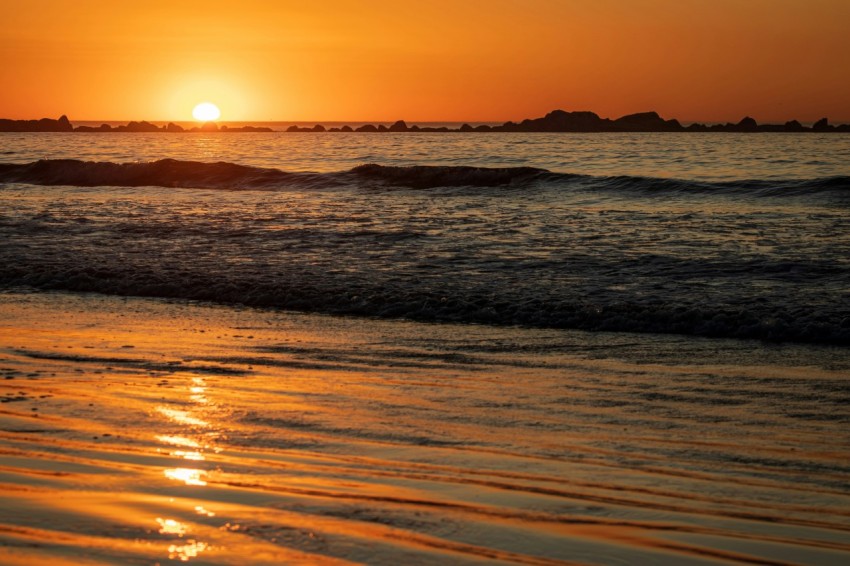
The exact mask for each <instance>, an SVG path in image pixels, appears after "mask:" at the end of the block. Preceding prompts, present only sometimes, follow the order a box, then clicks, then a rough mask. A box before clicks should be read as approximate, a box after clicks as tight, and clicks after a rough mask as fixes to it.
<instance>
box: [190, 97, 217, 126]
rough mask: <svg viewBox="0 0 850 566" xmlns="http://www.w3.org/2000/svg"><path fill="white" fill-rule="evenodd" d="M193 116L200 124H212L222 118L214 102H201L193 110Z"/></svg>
mask: <svg viewBox="0 0 850 566" xmlns="http://www.w3.org/2000/svg"><path fill="white" fill-rule="evenodd" d="M192 116H193V117H194V118H195V120H198V121H200V122H212V121H213V120H218V119H219V117H220V116H221V110H219V109H218V106H216V105H215V104H213V103H212V102H201V103H200V104H198V105H197V106H195V108H194V110H192Z"/></svg>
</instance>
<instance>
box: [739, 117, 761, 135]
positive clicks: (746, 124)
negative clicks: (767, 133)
mask: <svg viewBox="0 0 850 566" xmlns="http://www.w3.org/2000/svg"><path fill="white" fill-rule="evenodd" d="M735 130H736V131H738V132H757V131H758V130H759V125H758V123H757V122H756V121H755V120H754V119H753V118H750V117H749V116H747V117H745V118H743V119H742V120H741V121H740V122H738V123H737V124H735Z"/></svg>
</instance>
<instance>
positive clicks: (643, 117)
mask: <svg viewBox="0 0 850 566" xmlns="http://www.w3.org/2000/svg"><path fill="white" fill-rule="evenodd" d="M72 131H73V132H92V133H108V132H133V133H149V132H150V133H152V132H168V133H183V132H187V133H191V132H225V133H229V132H272V131H274V130H272V129H271V128H267V127H258V126H236V127H230V126H221V127H219V126H218V124H216V123H215V122H206V123H204V124H203V125H201V126H195V127H192V128H188V129H186V128H183V127H182V126H179V125H177V124H174V123H171V122H169V123H168V125H166V126H157V125H155V124H151V123H150V122H145V121H142V122H129V123H128V124H126V125H124V126H110V125H109V124H101V125H100V126H96V127H95V126H78V127H76V128H74V127H73V126H72V124H71V122H70V121H69V120H68V117H67V116H64V115H63V116H62V117H60V118H59V119H58V120H52V119H49V118H42V119H41V120H7V119H0V132H72ZM286 131H287V132H297V133H322V132H331V133H345V132H361V133H406V132H460V133H472V132H524V133H525V132H528V133H532V132H575V133H595V132H739V133H757V132H789V133H803V132H815V133H850V124H842V125H838V126H833V125H831V124H830V123H829V120H827V119H826V118H822V119H820V120H818V121H817V122H816V123H815V124H814V125H813V126H812V127H811V128H809V127H806V126H803V125H802V124H800V122H798V121H797V120H789V121H788V122H785V123H784V124H759V123H758V122H756V121H755V119H753V118H751V117H749V116H747V117H745V118H743V119H742V120H741V121H740V122H738V123H736V124H733V123H727V124H712V125H705V124H696V123H695V124H690V125H689V126H687V127H686V126H682V124H681V123H680V122H679V121H678V120H675V119H672V120H665V119H664V118H662V117H661V116H659V114H658V113H657V112H639V113H637V114H628V115H626V116H622V117H620V118H617V119H616V120H612V119H610V118H600V117H599V115H598V114H596V113H595V112H589V111H577V112H567V111H565V110H553V111H552V112H549V113H548V114H546V115H545V116H543V117H541V118H528V119H525V120H523V121H522V122H520V123H515V122H505V123H504V124H502V125H498V126H488V125H479V126H475V127H473V126H471V125H469V124H463V125H461V126H460V127H459V128H456V129H450V128H447V127H444V126H441V127H431V126H417V125H413V126H408V125H407V122H405V121H404V120H398V121H396V122H395V123H393V124H392V125H390V126H389V127H388V126H386V125H384V124H378V125H377V126H376V125H373V124H363V125H361V126H359V127H357V128H352V127H351V126H342V127H333V128H329V129H327V128H325V126H323V125H322V124H316V125H314V126H313V127H304V126H290V127H288V128H287V129H286Z"/></svg>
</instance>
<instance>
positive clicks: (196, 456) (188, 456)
mask: <svg viewBox="0 0 850 566" xmlns="http://www.w3.org/2000/svg"><path fill="white" fill-rule="evenodd" d="M171 455H172V456H177V457H178V458H183V459H185V460H194V461H198V462H199V461H201V460H206V458H205V457H204V455H203V454H201V453H200V452H187V451H185V450H175V451H174V452H172V453H171Z"/></svg>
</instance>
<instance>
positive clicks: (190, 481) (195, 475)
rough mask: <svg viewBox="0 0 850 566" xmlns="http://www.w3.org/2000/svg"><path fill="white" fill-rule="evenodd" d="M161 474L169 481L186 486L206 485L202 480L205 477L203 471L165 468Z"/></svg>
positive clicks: (205, 473)
mask: <svg viewBox="0 0 850 566" xmlns="http://www.w3.org/2000/svg"><path fill="white" fill-rule="evenodd" d="M163 474H164V475H165V477H167V478H168V479H170V480H175V481H182V482H183V483H185V484H186V485H207V482H206V481H204V480H203V478H205V477H206V475H207V472H205V471H204V470H196V469H192V468H167V469H165V470H163Z"/></svg>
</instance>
